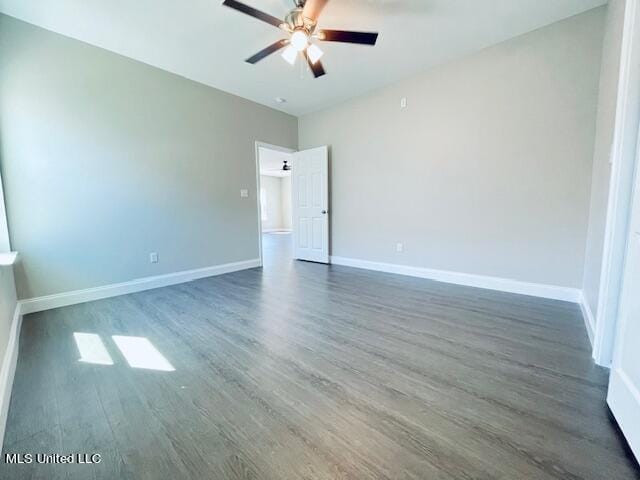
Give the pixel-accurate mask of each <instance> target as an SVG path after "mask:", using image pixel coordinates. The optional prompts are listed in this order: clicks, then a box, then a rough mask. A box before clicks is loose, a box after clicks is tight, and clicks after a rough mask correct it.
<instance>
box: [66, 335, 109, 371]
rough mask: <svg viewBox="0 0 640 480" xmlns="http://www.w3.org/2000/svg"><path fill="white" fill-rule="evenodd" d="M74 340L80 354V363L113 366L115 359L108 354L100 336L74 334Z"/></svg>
mask: <svg viewBox="0 0 640 480" xmlns="http://www.w3.org/2000/svg"><path fill="white" fill-rule="evenodd" d="M73 338H74V340H75V341H76V345H77V347H78V352H80V358H79V359H78V361H79V362H84V363H96V364H98V365H113V359H112V358H111V355H109V352H107V348H106V347H105V346H104V343H103V342H102V339H101V338H100V335H96V334H95V333H80V332H74V333H73Z"/></svg>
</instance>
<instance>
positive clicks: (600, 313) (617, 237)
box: [591, 0, 640, 367]
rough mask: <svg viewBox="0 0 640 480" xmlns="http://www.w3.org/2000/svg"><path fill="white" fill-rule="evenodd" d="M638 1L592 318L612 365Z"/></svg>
mask: <svg viewBox="0 0 640 480" xmlns="http://www.w3.org/2000/svg"><path fill="white" fill-rule="evenodd" d="M638 3H639V1H638V0H627V1H626V8H625V14H624V15H625V18H624V32H623V38H622V55H621V60H620V80H619V87H618V100H617V107H616V110H617V112H616V121H615V132H614V140H613V145H612V154H611V162H612V167H611V180H610V188H609V199H608V207H607V223H606V230H605V238H604V251H603V254H602V270H601V275H600V290H599V294H598V309H597V316H596V318H595V319H594V320H593V327H594V335H593V358H594V360H595V361H596V363H598V364H599V365H602V366H607V367H608V366H609V365H610V364H611V360H612V358H613V345H614V340H615V331H616V318H617V314H618V300H619V297H620V291H621V288H622V271H623V266H624V254H625V250H626V242H627V223H628V218H629V208H630V204H631V198H632V197H631V196H632V190H633V178H634V171H635V168H636V166H635V165H636V153H637V146H638V139H639V138H638V128H639V126H640V6H639V5H638ZM591 317H593V315H591Z"/></svg>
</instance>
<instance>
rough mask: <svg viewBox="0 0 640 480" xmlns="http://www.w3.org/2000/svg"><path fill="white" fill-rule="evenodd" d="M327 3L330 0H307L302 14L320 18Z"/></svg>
mask: <svg viewBox="0 0 640 480" xmlns="http://www.w3.org/2000/svg"><path fill="white" fill-rule="evenodd" d="M327 3H329V0H307V3H305V4H304V10H303V11H302V14H303V15H304V16H305V17H306V18H310V19H311V20H318V17H319V16H320V13H321V12H322V9H323V8H324V6H325V5H326V4H327Z"/></svg>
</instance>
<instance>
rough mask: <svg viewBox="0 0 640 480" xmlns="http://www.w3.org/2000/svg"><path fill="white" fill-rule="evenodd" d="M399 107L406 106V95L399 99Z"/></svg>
mask: <svg viewBox="0 0 640 480" xmlns="http://www.w3.org/2000/svg"><path fill="white" fill-rule="evenodd" d="M400 108H407V97H402V98H401V99H400Z"/></svg>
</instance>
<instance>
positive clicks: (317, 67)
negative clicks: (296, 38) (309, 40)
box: [302, 50, 326, 78]
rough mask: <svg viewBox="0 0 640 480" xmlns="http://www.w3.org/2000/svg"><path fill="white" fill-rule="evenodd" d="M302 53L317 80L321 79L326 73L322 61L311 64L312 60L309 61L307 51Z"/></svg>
mask: <svg viewBox="0 0 640 480" xmlns="http://www.w3.org/2000/svg"><path fill="white" fill-rule="evenodd" d="M302 53H303V55H304V58H306V59H307V63H308V64H309V68H310V69H311V71H312V72H313V76H314V77H315V78H318V77H321V76H323V75H324V74H325V73H326V72H325V71H324V67H323V66H322V63H321V62H320V60H318V61H317V62H316V63H311V60H310V59H309V56H308V55H307V51H306V50H305V51H304V52H302Z"/></svg>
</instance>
